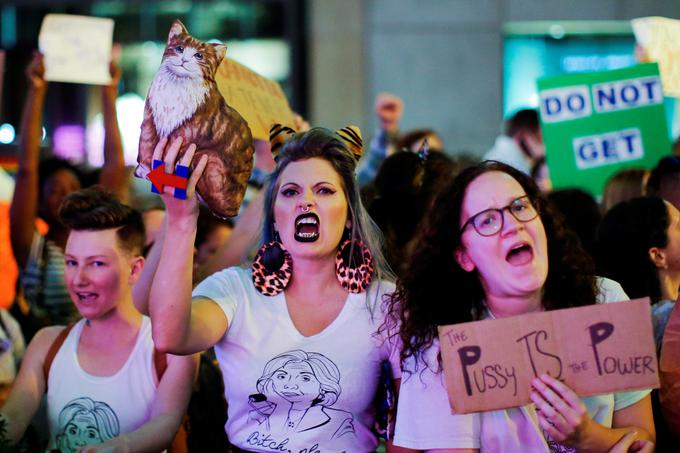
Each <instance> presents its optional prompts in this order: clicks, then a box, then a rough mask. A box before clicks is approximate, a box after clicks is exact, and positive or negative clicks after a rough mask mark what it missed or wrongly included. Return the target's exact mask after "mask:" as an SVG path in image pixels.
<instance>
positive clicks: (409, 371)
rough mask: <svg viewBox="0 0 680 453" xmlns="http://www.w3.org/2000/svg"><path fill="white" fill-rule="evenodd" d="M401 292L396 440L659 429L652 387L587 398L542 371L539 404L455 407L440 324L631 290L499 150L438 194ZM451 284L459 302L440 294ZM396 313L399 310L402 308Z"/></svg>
mask: <svg viewBox="0 0 680 453" xmlns="http://www.w3.org/2000/svg"><path fill="white" fill-rule="evenodd" d="M429 212H430V215H429V216H427V218H426V220H425V222H424V225H423V226H422V228H420V229H419V235H418V236H417V239H416V240H417V241H418V248H417V249H416V251H415V253H414V254H413V256H412V258H411V260H410V262H409V264H408V272H406V273H405V274H404V275H403V276H402V280H401V282H400V283H399V284H398V287H397V291H396V292H395V296H394V297H393V298H392V307H391V311H390V313H391V317H390V318H391V319H392V321H394V322H396V321H397V320H398V321H401V333H400V336H401V340H402V342H403V345H404V346H403V350H402V352H401V359H402V366H403V373H404V379H403V380H402V383H401V392H400V395H399V405H398V412H397V425H396V433H395V440H394V443H395V444H396V445H400V446H404V447H408V448H416V449H420V450H433V449H445V448H460V449H467V450H466V451H470V450H476V449H481V450H482V451H501V450H503V451H534V452H537V451H545V452H550V451H567V450H566V449H567V448H573V449H575V450H577V451H578V450H586V451H608V450H609V449H610V448H611V447H612V446H614V445H615V444H616V443H617V441H619V440H620V439H621V438H622V437H623V436H624V435H625V434H627V433H629V432H633V431H635V432H636V433H637V437H638V439H642V440H650V441H653V439H654V433H655V430H654V422H653V419H652V412H651V406H650V399H649V391H638V392H629V393H617V394H607V395H601V396H595V397H589V398H582V399H581V398H579V397H578V396H577V395H576V394H575V393H574V392H573V391H572V390H571V389H570V388H569V387H567V386H566V385H564V384H563V383H562V382H560V381H558V380H556V379H554V378H552V377H550V376H548V375H546V374H542V375H540V376H539V377H537V378H535V379H533V380H532V382H531V386H532V391H531V400H532V401H533V404H530V405H526V406H522V407H516V408H510V409H504V410H497V411H488V412H481V413H475V414H467V415H451V409H450V407H449V401H448V398H447V392H446V388H445V387H444V383H443V382H444V380H443V378H442V375H441V363H440V359H439V357H438V355H439V343H438V340H437V326H438V325H448V324H455V323H462V322H469V321H476V320H481V319H498V318H505V317H511V316H520V315H522V314H526V313H534V312H538V311H543V310H554V309H559V308H568V307H577V306H585V305H590V304H595V303H597V302H610V301H618V300H623V299H626V298H627V297H626V295H625V293H624V292H623V290H622V289H621V287H620V286H619V285H618V284H616V283H615V282H613V281H611V280H607V279H598V278H596V277H595V275H594V271H593V265H592V263H591V261H590V259H589V258H588V257H587V255H586V254H585V253H584V252H583V251H582V249H581V248H580V247H579V246H578V242H577V241H576V240H575V238H574V237H573V234H572V233H570V232H569V231H567V230H565V229H564V227H563V226H562V225H561V223H560V222H559V221H558V220H557V219H556V217H555V215H554V214H553V210H552V208H551V206H550V205H549V204H548V203H546V201H545V199H544V198H543V197H542V196H541V195H540V193H539V191H538V188H537V187H536V185H535V184H534V183H533V181H532V180H531V179H530V178H529V177H528V176H527V175H525V174H523V173H521V172H520V171H518V170H516V169H514V168H512V167H510V166H508V165H505V164H502V163H498V162H483V163H482V164H480V165H478V166H476V167H471V168H469V169H467V170H465V171H463V172H462V173H461V174H460V175H459V176H458V177H457V178H456V179H455V180H454V181H453V182H452V183H451V184H449V185H448V186H447V187H446V188H444V190H442V191H441V192H440V194H439V195H438V196H437V197H436V199H435V200H434V202H433V205H432V208H431V209H430V211H429ZM447 295H449V297H450V298H451V300H452V302H451V303H442V297H446V296H447ZM395 318H396V319H395Z"/></svg>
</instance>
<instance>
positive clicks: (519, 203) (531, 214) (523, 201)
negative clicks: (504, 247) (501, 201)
mask: <svg viewBox="0 0 680 453" xmlns="http://www.w3.org/2000/svg"><path fill="white" fill-rule="evenodd" d="M505 210H507V211H508V212H509V213H510V214H512V216H513V217H514V218H515V219H517V220H518V221H520V222H523V223H524V222H529V221H531V220H534V219H535V218H536V217H538V210H537V209H536V207H535V206H534V204H533V203H532V201H531V198H529V195H524V196H523V197H519V198H516V199H514V200H512V202H511V203H510V204H509V205H507V206H505V207H502V208H499V209H496V208H491V209H485V210H484V211H482V212H478V213H477V214H475V215H473V216H472V217H470V218H469V219H468V220H467V221H466V222H465V223H464V224H463V227H462V228H461V229H460V234H463V231H465V228H467V227H468V225H470V224H472V226H473V227H474V228H475V231H476V232H477V233H479V234H480V235H482V236H493V235H494V234H496V233H498V232H499V231H500V230H501V229H502V228H503V220H504V217H503V211H505Z"/></svg>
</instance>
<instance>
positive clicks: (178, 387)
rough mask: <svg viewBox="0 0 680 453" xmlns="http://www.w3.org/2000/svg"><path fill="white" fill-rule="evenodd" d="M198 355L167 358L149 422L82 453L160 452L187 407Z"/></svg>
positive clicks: (88, 448) (173, 434) (168, 442)
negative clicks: (166, 366)
mask: <svg viewBox="0 0 680 453" xmlns="http://www.w3.org/2000/svg"><path fill="white" fill-rule="evenodd" d="M198 357H199V356H198V354H194V355H190V356H172V355H168V368H167V369H166V370H165V373H163V377H162V378H161V381H160V382H159V384H158V388H157V389H156V397H155V398H154V402H153V406H152V407H151V416H150V418H149V421H148V422H146V423H144V424H143V425H142V426H140V427H139V428H137V429H136V430H135V431H132V432H130V433H126V434H123V435H121V436H118V437H114V438H113V439H110V440H108V441H106V442H103V443H101V444H97V445H92V446H89V447H85V448H84V449H83V450H82V452H83V453H98V452H101V453H103V452H117V451H124V452H129V453H133V452H146V451H162V450H163V449H166V448H168V447H169V446H170V444H171V443H172V440H173V439H174V437H175V434H176V433H177V429H178V428H179V425H180V423H182V418H183V417H184V414H185V413H186V410H187V406H188V405H189V397H190V396H191V390H192V388H193V382H194V378H195V376H196V371H197V369H198Z"/></svg>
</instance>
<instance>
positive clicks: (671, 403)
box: [659, 300, 680, 436]
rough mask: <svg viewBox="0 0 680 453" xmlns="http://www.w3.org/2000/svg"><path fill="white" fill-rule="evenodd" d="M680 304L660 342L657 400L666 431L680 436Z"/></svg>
mask: <svg viewBox="0 0 680 453" xmlns="http://www.w3.org/2000/svg"><path fill="white" fill-rule="evenodd" d="M678 302H680V300H679V301H676V302H675V306H674V307H673V310H672V311H671V314H670V316H669V317H668V323H667V324H666V330H664V334H663V340H662V341H661V358H660V359H659V372H660V373H659V374H660V377H661V388H660V389H659V400H660V402H661V409H662V411H663V415H664V419H665V420H666V425H667V426H668V429H670V430H671V432H673V434H675V435H676V436H677V435H680V303H678Z"/></svg>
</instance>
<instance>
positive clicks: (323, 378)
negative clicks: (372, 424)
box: [249, 349, 355, 440]
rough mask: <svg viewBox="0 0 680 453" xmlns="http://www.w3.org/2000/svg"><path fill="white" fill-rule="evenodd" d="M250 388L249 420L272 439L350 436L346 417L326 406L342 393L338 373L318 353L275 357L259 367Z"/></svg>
mask: <svg viewBox="0 0 680 453" xmlns="http://www.w3.org/2000/svg"><path fill="white" fill-rule="evenodd" d="M256 388H257V391H258V393H255V394H252V395H250V397H249V405H250V407H251V408H252V409H251V410H250V412H249V419H250V420H251V421H253V422H256V423H257V428H258V429H259V430H263V431H266V432H267V433H270V434H271V435H272V436H274V437H275V438H277V437H276V436H279V437H281V440H283V439H284V438H291V437H293V436H295V435H296V433H306V434H311V433H312V432H313V433H314V437H316V438H318V439H323V440H326V439H335V438H338V437H341V436H345V435H354V434H355V430H354V425H353V416H352V414H351V413H350V412H347V411H344V410H341V409H337V408H333V407H332V406H333V405H334V404H335V403H336V402H337V400H338V397H339V396H340V393H341V392H342V388H341V385H340V370H339V369H338V367H337V366H336V365H335V363H333V361H332V360H330V359H329V358H328V357H326V356H324V355H323V354H319V353H317V352H305V351H302V350H299V349H298V350H293V351H289V352H285V353H283V354H279V355H277V356H276V357H274V358H272V359H271V360H269V362H267V364H266V365H265V366H264V370H263V372H262V375H261V376H260V378H259V379H258V380H257V384H256ZM258 433H260V431H258ZM317 436H318V437H317Z"/></svg>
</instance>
